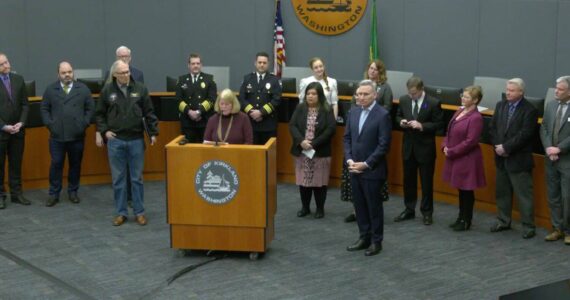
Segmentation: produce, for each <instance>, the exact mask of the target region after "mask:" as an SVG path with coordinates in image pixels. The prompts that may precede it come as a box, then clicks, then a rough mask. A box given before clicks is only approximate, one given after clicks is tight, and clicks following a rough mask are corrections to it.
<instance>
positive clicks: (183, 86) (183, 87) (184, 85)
mask: <svg viewBox="0 0 570 300" xmlns="http://www.w3.org/2000/svg"><path fill="white" fill-rule="evenodd" d="M180 87H181V88H182V89H183V90H185V89H187V88H188V85H187V84H186V83H185V84H183V85H182V86H180Z"/></svg>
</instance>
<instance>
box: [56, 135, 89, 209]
mask: <svg viewBox="0 0 570 300" xmlns="http://www.w3.org/2000/svg"><path fill="white" fill-rule="evenodd" d="M83 147H84V141H83V140H78V141H70V142H58V141H54V140H52V139H50V140H49V153H50V154H51V164H50V166H49V194H50V196H56V198H58V197H59V193H60V192H61V186H62V181H63V179H62V177H63V163H64V162H65V156H66V155H67V158H68V162H69V170H68V173H67V182H68V183H67V192H68V193H76V192H77V190H78V189H79V177H80V176H81V160H82V158H83Z"/></svg>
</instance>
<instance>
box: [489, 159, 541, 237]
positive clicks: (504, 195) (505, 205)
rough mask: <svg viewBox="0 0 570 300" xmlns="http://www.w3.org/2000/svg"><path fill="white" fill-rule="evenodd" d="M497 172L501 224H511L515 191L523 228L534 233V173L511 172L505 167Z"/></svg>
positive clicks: (497, 193)
mask: <svg viewBox="0 0 570 300" xmlns="http://www.w3.org/2000/svg"><path fill="white" fill-rule="evenodd" d="M496 170H497V171H496V174H497V175H496V176H497V177H496V189H495V191H496V199H497V200H496V201H497V210H498V217H497V219H498V221H499V223H500V224H501V225H504V226H508V225H510V224H511V220H512V219H511V214H512V210H513V191H514V192H515V194H516V196H517V199H518V202H519V210H520V214H521V222H522V225H523V228H524V230H525V231H533V230H534V229H535V225H534V203H533V202H534V193H533V187H532V172H527V171H524V172H509V171H507V169H505V168H503V167H497V168H496Z"/></svg>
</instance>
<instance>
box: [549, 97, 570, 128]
mask: <svg viewBox="0 0 570 300" xmlns="http://www.w3.org/2000/svg"><path fill="white" fill-rule="evenodd" d="M554 107H556V109H555V110H554V120H556V110H557V109H558V105H554ZM568 118H570V103H568V104H566V112H565V113H564V115H563V116H562V120H560V130H562V127H564V125H566V123H568ZM552 126H553V127H552V128H554V124H553V125H552ZM559 132H560V131H559Z"/></svg>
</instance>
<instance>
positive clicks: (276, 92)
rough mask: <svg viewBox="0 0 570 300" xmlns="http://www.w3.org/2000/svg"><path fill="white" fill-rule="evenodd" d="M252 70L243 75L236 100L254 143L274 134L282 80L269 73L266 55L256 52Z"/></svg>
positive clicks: (263, 142)
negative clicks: (248, 119) (251, 132)
mask: <svg viewBox="0 0 570 300" xmlns="http://www.w3.org/2000/svg"><path fill="white" fill-rule="evenodd" d="M254 65H255V72H253V73H249V74H247V75H245V76H244V78H243V82H242V84H241V87H240V89H239V102H240V105H241V107H242V109H243V111H244V112H245V113H246V114H247V115H248V116H249V118H250V120H251V126H252V127H253V143H254V144H255V145H263V144H265V142H267V140H269V139H270V138H271V137H275V136H277V108H278V107H279V104H280V103H281V83H280V82H279V78H277V76H275V75H273V74H271V73H269V72H268V71H267V70H268V68H269V55H268V54H267V53H265V52H259V53H257V54H256V55H255V64H254Z"/></svg>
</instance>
